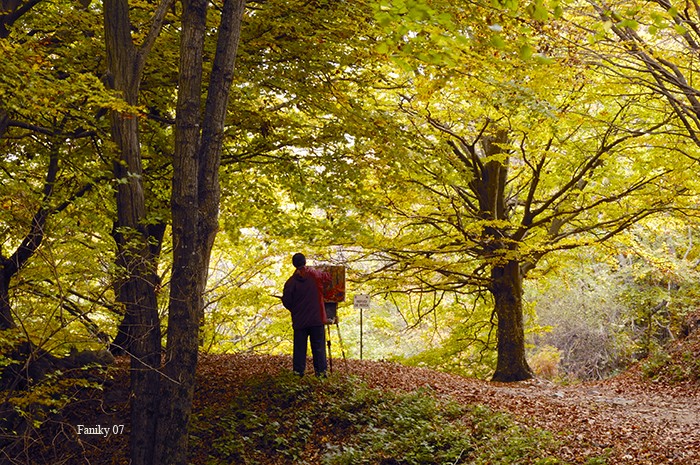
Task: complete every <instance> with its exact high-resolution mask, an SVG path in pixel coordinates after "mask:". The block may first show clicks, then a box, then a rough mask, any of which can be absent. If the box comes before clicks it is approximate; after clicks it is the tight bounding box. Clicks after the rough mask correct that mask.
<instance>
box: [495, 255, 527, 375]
mask: <svg viewBox="0 0 700 465" xmlns="http://www.w3.org/2000/svg"><path fill="white" fill-rule="evenodd" d="M491 279H492V283H493V284H492V286H491V289H490V291H491V293H492V295H493V298H494V301H495V306H496V316H497V318H498V330H497V332H496V334H497V338H498V342H497V350H498V361H497V364H496V372H495V373H494V375H493V381H502V382H513V381H522V380H525V379H530V378H532V377H533V373H532V370H531V369H530V367H529V365H528V364H527V360H526V359H525V328H524V324H523V302H522V293H523V291H522V281H523V278H522V273H521V271H520V264H519V263H518V262H517V261H514V260H511V261H509V262H508V263H507V264H506V265H504V266H495V267H493V268H492V270H491Z"/></svg>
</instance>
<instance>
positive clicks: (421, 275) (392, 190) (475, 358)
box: [0, 0, 700, 464]
mask: <svg viewBox="0 0 700 465" xmlns="http://www.w3.org/2000/svg"><path fill="white" fill-rule="evenodd" d="M676 3H678V4H676ZM698 11H700V10H698V8H696V5H695V6H694V5H693V4H692V2H691V3H688V2H683V3H680V2H671V1H666V0H658V1H652V2H647V3H642V2H639V1H637V0H615V1H613V2H598V1H595V0H591V1H585V2H584V1H581V2H579V1H565V0H562V1H559V0H552V1H543V0H534V1H532V2H529V1H525V2H518V1H500V0H497V1H484V2H460V1H446V0H445V1H443V0H376V1H370V0H367V1H365V0H358V1H343V0H311V1H301V0H292V1H282V0H260V1H248V2H245V1H241V0H223V1H221V2H218V1H214V2H207V1H203V0H192V1H190V0H188V1H183V2H176V1H174V0H163V1H162V2H160V3H158V2H150V1H146V2H143V1H131V0H105V1H104V2H91V1H90V0H81V1H64V0H57V1H51V2H49V1H46V0H24V1H23V0H2V3H1V6H0V63H2V65H0V70H1V72H0V205H1V206H2V208H1V209H0V369H2V373H1V374H0V389H2V391H1V393H2V398H0V411H1V412H2V414H3V417H4V420H3V421H2V423H0V432H1V433H0V444H4V445H5V446H7V447H8V449H7V450H15V451H17V450H26V449H23V448H25V447H26V443H27V442H26V439H27V438H28V437H31V435H32V434H35V433H37V431H40V429H41V425H42V424H44V423H45V422H47V421H49V419H50V418H52V415H60V412H61V411H62V410H63V409H64V408H66V406H67V405H68V404H70V401H71V399H72V398H73V396H74V395H76V394H75V392H76V390H77V391H78V392H79V391H80V390H81V389H87V390H90V389H93V388H95V387H96V384H95V383H97V384H99V383H98V381H97V379H96V378H95V377H94V376H93V377H91V376H87V377H81V376H75V375H74V374H70V375H68V376H65V375H66V373H67V372H68V373H73V371H74V370H79V369H81V368H82V367H94V366H96V365H109V364H111V363H112V361H113V360H114V357H115V356H116V357H124V358H120V359H119V360H121V362H120V364H121V365H120V366H121V369H123V370H127V371H128V372H129V375H128V376H129V381H128V384H129V390H130V391H129V392H130V394H131V395H132V399H133V401H132V403H131V404H130V405H129V406H128V407H126V408H128V409H130V412H131V413H130V418H129V422H130V424H131V428H132V429H131V430H130V431H132V433H131V435H130V437H129V441H130V442H129V445H128V448H129V450H130V459H131V461H132V463H134V464H139V463H143V464H146V463H173V464H175V463H186V460H187V459H186V457H187V448H188V425H190V428H191V425H192V410H191V409H192V407H191V406H192V403H193V396H194V392H195V386H196V382H195V372H196V368H197V363H198V356H199V355H201V354H206V355H207V356H214V355H219V354H242V353H245V354H256V355H270V356H279V355H288V354H290V353H291V348H292V329H291V324H290V318H289V313H288V312H287V310H285V309H284V308H283V307H282V305H281V301H280V296H281V290H282V286H283V284H284V281H285V280H286V279H287V278H288V277H289V275H290V274H291V273H292V271H293V268H292V266H291V256H292V254H293V253H295V252H303V253H304V254H305V255H306V256H307V258H308V259H309V262H310V264H311V265H342V266H344V267H345V269H346V278H347V288H346V293H347V299H346V301H345V302H344V303H341V304H340V306H339V318H340V323H339V326H338V328H337V329H338V330H339V331H336V328H331V329H332V331H331V333H330V334H331V337H332V343H333V351H334V352H333V355H334V358H335V359H336V360H337V361H336V363H338V364H340V366H342V363H341V362H340V358H341V349H342V353H343V355H344V356H345V357H347V358H349V359H357V358H359V357H360V334H361V333H362V335H363V336H362V339H363V340H362V343H363V344H362V347H363V348H362V354H363V358H364V359H371V360H382V361H391V362H397V363H400V364H403V365H411V366H416V367H423V368H430V369H434V370H438V371H444V372H448V373H450V374H454V375H460V376H464V377H468V378H478V379H489V380H493V381H499V382H515V381H524V380H529V379H532V378H535V377H536V378H540V379H543V378H544V379H548V380H551V381H554V382H557V383H578V382H581V381H594V380H604V379H607V378H610V377H612V376H614V375H618V374H620V373H622V372H625V371H626V370H627V369H628V368H630V367H631V366H637V367H638V369H639V367H641V371H642V372H643V374H645V376H647V377H650V378H654V377H657V378H660V379H662V380H663V381H664V382H669V381H677V382H691V383H693V382H695V383H696V382H697V379H698V378H700V365H698V362H697V359H698V354H697V352H696V351H695V352H694V350H695V349H694V348H692V347H693V346H689V347H691V348H689V349H684V350H681V351H679V350H678V349H674V350H672V349H671V347H676V346H674V344H676V343H677V342H678V341H680V340H683V339H684V338H686V337H688V336H689V335H691V334H693V332H694V331H695V330H696V328H697V326H698V324H699V321H700V320H698V317H697V308H698V307H697V302H698V298H699V296H698V294H699V293H700V285H699V284H698V283H699V282H700V279H698V278H700V273H699V267H700V218H699V217H698V215H699V213H700V211H699V208H700V197H699V191H698V189H699V188H700V185H699V183H698V176H697V174H698V170H699V169H700V168H699V167H698V161H699V160H700V138H698V130H699V129H700V127H699V123H700V101H698V94H699V90H698V89H700V87H698V84H697V83H695V81H694V79H695V77H696V76H695V75H696V71H697V60H698V56H697V53H698V40H700V18H699V17H698ZM356 294H369V295H370V296H371V299H372V300H371V308H370V309H368V310H365V311H364V313H363V319H362V328H361V327H360V314H359V311H358V310H357V309H355V308H353V305H352V298H353V296H354V295H356ZM339 336H342V340H341V339H339ZM127 359H128V361H127V362H124V360H127ZM676 362H678V363H676ZM125 363H127V364H128V365H129V367H128V368H127V367H126V366H125V365H124V364H125ZM100 376H101V375H98V376H97V378H100ZM285 389H291V388H289V386H287V387H285ZM23 441H24V442H23ZM190 441H191V440H190ZM13 448H15V449H13ZM7 457H8V458H9V455H8V456H7ZM15 457H16V456H15ZM450 457H451V456H450ZM465 457H466V456H465ZM454 459H455V457H452V458H450V459H449V460H450V461H451V463H457V462H456V461H454ZM458 460H459V458H458ZM417 463H418V462H417ZM428 463H429V462H428ZM527 463H530V462H527ZM532 463H535V462H532ZM538 463H539V462H538ZM541 463H544V462H541ZM547 463H549V462H547ZM582 463H583V462H582ZM678 463H682V462H678Z"/></svg>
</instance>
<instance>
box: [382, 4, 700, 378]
mask: <svg viewBox="0 0 700 465" xmlns="http://www.w3.org/2000/svg"><path fill="white" fill-rule="evenodd" d="M485 14H486V13H485ZM408 16H409V17H410V18H413V19H415V18H421V15H419V14H417V13H416V14H415V15H413V16H411V14H409V15H408ZM458 17H459V15H458V13H454V15H453V18H458ZM490 21H492V22H491V24H490V25H488V27H484V28H483V29H480V28H478V26H476V25H471V24H467V23H466V22H460V23H456V22H450V21H447V20H446V19H444V18H443V19H442V24H443V26H445V27H449V29H447V30H448V31H449V32H446V34H445V35H443V36H437V37H440V40H439V41H438V40H437V39H435V37H436V35H435V34H433V35H432V36H431V37H433V38H434V40H432V41H429V40H425V37H426V36H422V35H421V34H418V35H417V37H416V38H415V39H414V40H413V41H410V40H409V39H407V42H408V43H409V44H410V45H411V46H412V48H411V50H412V54H409V53H402V54H401V55H400V56H401V64H403V65H405V64H409V65H410V66H409V68H410V69H412V70H413V73H409V76H410V83H411V89H410V90H403V91H401V93H400V94H399V95H398V96H397V100H398V101H399V105H400V108H402V109H403V111H404V113H405V114H406V116H407V118H406V120H405V123H404V126H405V128H406V133H407V134H411V137H412V139H410V138H406V139H403V138H402V139H401V140H402V144H403V145H401V146H400V147H399V148H396V149H395V150H394V151H393V152H387V154H386V155H387V158H386V160H387V163H386V165H385V166H383V167H382V168H381V169H382V171H380V172H379V173H378V174H377V175H376V180H377V182H378V183H379V184H378V186H377V187H379V188H380V189H382V190H383V196H382V195H381V194H379V195H378V197H377V198H378V199H379V198H382V197H383V201H384V204H385V205H386V208H385V209H384V213H383V214H382V216H381V219H378V220H377V222H376V223H371V224H372V226H373V227H374V228H375V229H376V230H377V231H378V232H380V233H382V234H383V236H384V238H383V239H379V238H376V239H375V241H374V244H372V247H373V248H374V249H375V250H377V252H378V255H377V256H378V257H381V258H382V260H383V263H382V267H381V271H382V273H383V274H384V275H387V274H388V273H393V274H394V276H395V277H396V281H394V283H396V290H397V292H401V290H407V289H408V290H411V291H412V292H416V293H428V292H440V293H444V292H452V293H458V294H459V293H464V294H469V293H474V292H478V291H479V290H481V291H487V292H488V294H490V296H491V299H492V302H493V305H494V312H493V317H494V318H495V320H496V325H497V331H496V335H497V352H498V357H497V363H496V370H495V373H494V375H493V379H494V380H497V381H517V380H522V379H527V378H530V377H532V376H533V374H532V371H531V370H530V368H529V366H528V364H527V361H526V359H525V338H524V322H523V304H522V292H523V279H524V277H525V276H527V275H528V273H531V272H532V271H533V270H534V269H535V268H536V266H537V264H538V262H539V261H540V260H541V259H542V258H543V257H545V256H547V255H549V254H551V253H553V252H556V251H557V250H565V249H572V248H576V247H580V246H584V245H589V244H592V243H596V242H603V241H606V240H608V239H610V238H611V237H613V236H615V235H616V234H619V233H620V232H622V231H624V230H625V229H626V228H628V227H629V226H631V225H633V224H635V223H636V222H638V221H640V220H642V219H644V218H646V217H647V216H649V215H652V214H655V213H658V212H660V211H663V210H665V209H668V208H671V207H672V206H673V205H674V201H676V200H678V196H682V194H684V193H688V190H687V181H688V180H687V178H686V179H683V176H684V174H683V173H684V170H687V163H684V162H683V161H680V162H679V163H678V164H675V165H673V166H668V165H664V163H662V160H663V155H664V154H665V153H667V150H668V149H666V148H665V147H664V144H663V143H662V140H663V141H667V140H668V130H669V127H670V125H671V123H670V121H669V120H668V118H666V114H665V113H664V112H663V111H658V110H659V109H660V107H659V105H658V103H657V101H656V100H655V99H654V98H653V97H652V98H645V97H644V96H643V94H642V93H637V92H639V90H638V88H630V87H629V86H628V87H626V88H624V89H623V88H615V87H611V83H612V81H605V80H604V79H603V78H602V76H601V75H600V74H593V73H592V72H591V69H590V68H587V67H586V65H585V64H584V63H582V62H581V61H580V59H579V58H578V57H577V56H576V53H575V51H576V49H575V48H568V47H567V46H565V44H566V42H558V41H557V40H556V38H555V37H553V36H550V35H548V34H546V33H545V29H544V28H543V26H542V22H541V21H533V22H531V29H530V33H529V34H528V35H524V36H523V35H519V32H521V31H522V30H523V29H520V26H517V28H516V26H515V25H516V24H522V22H517V21H516V22H514V23H511V22H510V21H509V20H508V19H507V17H506V16H500V17H499V16H491V17H490ZM417 22H418V23H419V24H415V23H410V22H409V23H408V24H409V26H410V27H414V28H419V29H420V28H425V27H426V26H425V25H424V24H423V23H421V22H420V21H417ZM472 27H473V28H472ZM550 27H551V26H550ZM456 31H468V36H469V38H468V39H462V40H457V39H455V40H449V39H448V38H447V37H448V36H449V34H454V33H455V32H456ZM404 34H406V31H405V32H404ZM465 34H467V33H466V32H465ZM408 37H411V36H410V35H408ZM421 38H423V40H424V42H423V43H421ZM568 40H570V41H575V40H578V38H577V36H576V35H575V34H572V35H570V36H568ZM418 47H420V49H419V48H418ZM396 48H397V50H403V45H401V43H399V45H398V46H397V47H396ZM419 50H420V53H419ZM407 79H408V78H407ZM685 174H686V175H687V171H685ZM670 176H673V177H674V178H673V179H674V180H673V181H671V180H670V178H669V177H670ZM676 176H679V177H676Z"/></svg>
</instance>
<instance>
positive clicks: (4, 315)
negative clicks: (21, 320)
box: [0, 255, 16, 330]
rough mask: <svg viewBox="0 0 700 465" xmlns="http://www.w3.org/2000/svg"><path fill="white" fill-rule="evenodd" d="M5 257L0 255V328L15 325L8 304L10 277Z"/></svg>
mask: <svg viewBox="0 0 700 465" xmlns="http://www.w3.org/2000/svg"><path fill="white" fill-rule="evenodd" d="M11 278H12V275H11V274H10V273H9V269H8V263H7V259H5V258H4V257H2V256H1V255H0V330H5V329H12V328H15V327H16V324H15V319H14V318H12V307H11V306H10V279H11Z"/></svg>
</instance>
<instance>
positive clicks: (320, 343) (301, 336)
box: [292, 326, 327, 375]
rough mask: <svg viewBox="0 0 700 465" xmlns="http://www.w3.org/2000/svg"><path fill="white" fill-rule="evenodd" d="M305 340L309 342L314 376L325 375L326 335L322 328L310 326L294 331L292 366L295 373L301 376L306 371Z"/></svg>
mask: <svg viewBox="0 0 700 465" xmlns="http://www.w3.org/2000/svg"><path fill="white" fill-rule="evenodd" d="M307 340H311V355H312V356H313V359H314V372H315V373H316V375H321V374H325V373H326V367H327V362H326V333H325V328H324V327H323V326H312V327H310V328H302V329H295V330H294V355H293V356H292V366H293V368H294V371H295V372H296V373H299V374H301V375H303V374H304V371H306V347H307V342H306V341H307Z"/></svg>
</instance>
